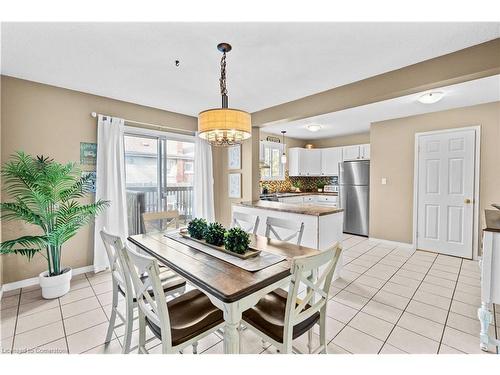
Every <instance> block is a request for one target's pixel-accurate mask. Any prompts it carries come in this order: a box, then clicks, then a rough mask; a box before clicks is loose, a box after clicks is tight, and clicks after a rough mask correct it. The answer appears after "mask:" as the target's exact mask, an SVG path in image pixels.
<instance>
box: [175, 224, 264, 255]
mask: <svg viewBox="0 0 500 375" xmlns="http://www.w3.org/2000/svg"><path fill="white" fill-rule="evenodd" d="M179 234H180V235H181V236H182V237H184V238H189V239H190V240H191V241H196V242H198V243H201V244H203V245H205V246H208V247H211V248H212V249H216V250H219V251H222V252H223V253H226V254H230V255H233V256H235V257H238V258H241V259H248V258H253V257H256V256H258V255H259V254H260V253H261V251H262V250H259V249H256V248H254V247H251V246H250V247H249V248H248V249H247V251H246V252H245V253H244V254H238V253H234V252H232V251H229V250H226V249H225V248H224V246H215V245H212V244H209V243H207V241H205V240H198V239H196V238H192V237H191V236H190V235H189V232H188V231H187V229H181V230H180V231H179Z"/></svg>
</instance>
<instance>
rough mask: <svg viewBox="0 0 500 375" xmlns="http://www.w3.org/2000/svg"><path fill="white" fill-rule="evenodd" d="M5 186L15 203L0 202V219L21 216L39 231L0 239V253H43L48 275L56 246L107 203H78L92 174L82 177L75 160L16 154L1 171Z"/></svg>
mask: <svg viewBox="0 0 500 375" xmlns="http://www.w3.org/2000/svg"><path fill="white" fill-rule="evenodd" d="M1 175H2V178H3V185H4V190H5V192H6V193H7V195H8V196H10V197H13V199H14V201H12V202H4V203H0V209H1V218H2V220H22V221H24V222H27V223H29V224H34V225H37V226H39V227H40V228H41V229H42V231H43V233H44V235H41V236H22V237H19V238H16V239H11V240H7V241H3V242H2V243H1V244H0V253H2V254H6V253H15V254H21V255H24V256H27V257H28V258H29V259H31V258H32V257H33V256H34V255H35V254H36V253H38V252H40V251H41V250H45V251H46V252H47V256H46V258H47V261H48V262H49V264H48V265H49V273H50V274H51V275H58V274H60V272H61V271H62V267H61V246H62V245H63V244H64V243H65V242H66V241H68V240H69V239H70V238H72V237H73V236H74V235H75V234H76V233H77V232H78V230H79V229H80V228H81V227H82V226H84V225H86V224H88V223H90V222H91V221H92V220H93V219H94V217H95V216H96V215H98V214H99V213H101V212H102V211H103V210H104V209H105V208H106V207H108V206H109V202H108V201H102V200H99V201H97V202H95V203H90V204H81V203H80V202H79V201H78V199H79V198H83V197H85V196H86V195H87V194H88V192H89V190H90V185H91V178H92V177H91V176H90V175H88V176H81V173H80V170H79V169H78V168H77V166H76V164H75V163H66V164H60V163H57V162H55V161H54V160H52V159H50V158H47V157H44V156H37V157H36V158H34V157H32V156H30V155H28V154H25V153H23V152H18V153H16V154H15V155H13V156H12V157H11V160H9V161H8V162H7V163H5V164H4V165H3V167H2V170H1Z"/></svg>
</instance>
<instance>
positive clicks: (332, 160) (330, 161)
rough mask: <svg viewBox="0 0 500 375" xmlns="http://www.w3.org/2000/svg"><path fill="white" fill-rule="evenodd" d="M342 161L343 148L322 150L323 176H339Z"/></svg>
mask: <svg viewBox="0 0 500 375" xmlns="http://www.w3.org/2000/svg"><path fill="white" fill-rule="evenodd" d="M341 161H342V147H331V148H322V149H321V175H322V176H337V175H338V174H339V163H340V162H341Z"/></svg>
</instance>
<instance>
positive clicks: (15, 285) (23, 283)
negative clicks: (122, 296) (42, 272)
mask: <svg viewBox="0 0 500 375" xmlns="http://www.w3.org/2000/svg"><path fill="white" fill-rule="evenodd" d="M92 271H94V266H85V267H80V268H75V269H73V275H80V274H82V273H86V272H92ZM32 285H38V277H31V278H29V279H24V280H19V281H14V282H12V283H8V284H4V285H2V286H1V287H0V299H1V296H2V295H3V292H8V291H10V290H15V289H19V288H26V287H28V286H32Z"/></svg>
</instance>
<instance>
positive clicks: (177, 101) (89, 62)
mask: <svg viewBox="0 0 500 375" xmlns="http://www.w3.org/2000/svg"><path fill="white" fill-rule="evenodd" d="M1 36H2V49H1V53H2V55H1V57H2V60H1V63H2V64H1V72H2V74H5V75H9V76H14V77H19V78H23V79H28V80H32V81H37V82H42V83H47V84H51V85H55V86H59V87H64V88H69V89H74V90H79V91H83V92H88V93H92V94H97V95H102V96H106V97H111V98H115V99H120V100H125V101H129V102H133V103H137V104H142V105H147V106H151V107H156V108H161V109H166V110H170V111H174V112H179V113H184V114H189V115H197V114H198V112H200V111H201V110H204V109H207V108H212V107H219V106H220V96H219V95H220V94H219V82H218V79H219V62H220V57H221V55H220V53H219V52H218V51H217V49H216V45H217V44H218V43H219V42H222V41H225V42H229V43H231V44H232V45H233V51H231V52H230V53H229V55H228V58H227V64H228V65H227V85H228V91H229V104H230V106H231V107H233V108H240V109H243V110H246V111H249V112H254V111H257V110H261V109H264V108H268V107H271V106H274V105H277V104H281V103H284V102H288V101H290V100H294V99H298V98H301V97H304V96H307V95H311V94H314V93H317V92H320V91H324V90H327V89H331V88H333V87H336V86H340V85H344V84H347V83H350V82H354V81H358V80H361V79H364V78H367V77H370V76H373V75H377V74H380V73H383V72H387V71H390V70H393V69H396V68H400V67H403V66H407V65H410V64H414V63H416V62H419V61H423V60H427V59H429V58H432V57H436V56H439V55H443V54H446V53H450V52H453V51H456V50H459V49H463V48H466V47H469V46H472V45H475V44H479V43H482V42H485V41H488V40H491V39H495V38H497V37H499V36H500V35H499V24H498V23H477V22H476V23H474V22H467V23H448V22H447V23H425V24H423V23H2V30H1ZM176 59H178V60H180V66H179V67H176V66H175V63H174V61H175V60H176Z"/></svg>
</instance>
